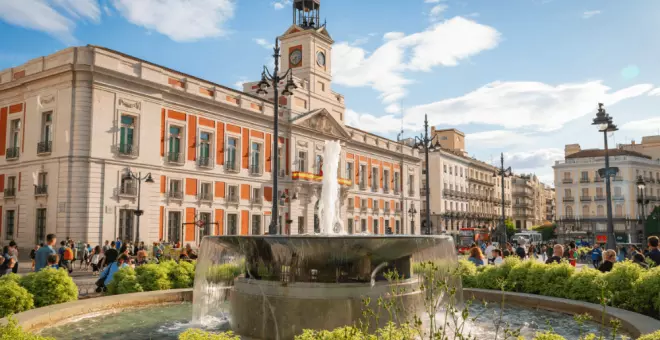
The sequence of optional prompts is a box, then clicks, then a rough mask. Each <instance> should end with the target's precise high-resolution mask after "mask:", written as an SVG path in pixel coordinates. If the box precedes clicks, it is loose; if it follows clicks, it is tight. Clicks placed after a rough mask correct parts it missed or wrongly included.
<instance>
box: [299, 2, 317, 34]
mask: <svg viewBox="0 0 660 340" xmlns="http://www.w3.org/2000/svg"><path fill="white" fill-rule="evenodd" d="M293 24H294V25H297V26H299V27H301V28H304V29H318V28H319V27H321V0H294V1H293Z"/></svg>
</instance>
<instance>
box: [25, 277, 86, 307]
mask: <svg viewBox="0 0 660 340" xmlns="http://www.w3.org/2000/svg"><path fill="white" fill-rule="evenodd" d="M20 285H21V286H22V287H23V288H25V289H27V291H28V292H30V294H32V295H33V296H34V306H35V307H45V306H50V305H54V304H58V303H64V302H69V301H75V300H78V287H77V286H76V284H75V283H74V282H73V279H72V278H71V277H70V276H69V274H68V273H67V271H66V270H64V269H63V268H62V269H53V268H45V269H42V270H40V271H38V272H36V273H30V274H27V275H25V276H23V277H22V278H21V279H20Z"/></svg>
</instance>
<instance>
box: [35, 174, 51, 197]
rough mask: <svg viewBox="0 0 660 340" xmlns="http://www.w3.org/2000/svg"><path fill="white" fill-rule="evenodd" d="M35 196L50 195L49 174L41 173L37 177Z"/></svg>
mask: <svg viewBox="0 0 660 340" xmlns="http://www.w3.org/2000/svg"><path fill="white" fill-rule="evenodd" d="M34 194H35V195H46V194H48V173H47V172H40V173H39V174H38V175H37V186H36V187H35V188H34Z"/></svg>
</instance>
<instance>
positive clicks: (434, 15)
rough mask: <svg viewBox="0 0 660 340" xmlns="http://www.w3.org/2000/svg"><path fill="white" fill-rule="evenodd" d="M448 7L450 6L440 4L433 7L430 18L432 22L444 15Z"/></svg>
mask: <svg viewBox="0 0 660 340" xmlns="http://www.w3.org/2000/svg"><path fill="white" fill-rule="evenodd" d="M448 7H449V6H447V5H444V4H438V5H435V6H433V8H431V11H430V12H429V16H430V17H431V20H436V19H438V17H440V16H441V15H442V13H444V11H446V10H447V8H448Z"/></svg>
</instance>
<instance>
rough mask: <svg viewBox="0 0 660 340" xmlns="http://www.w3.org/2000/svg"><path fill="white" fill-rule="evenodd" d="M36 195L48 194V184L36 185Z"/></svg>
mask: <svg viewBox="0 0 660 340" xmlns="http://www.w3.org/2000/svg"><path fill="white" fill-rule="evenodd" d="M34 195H35V196H46V195H48V186H47V185H45V184H41V185H37V186H35V187H34Z"/></svg>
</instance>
